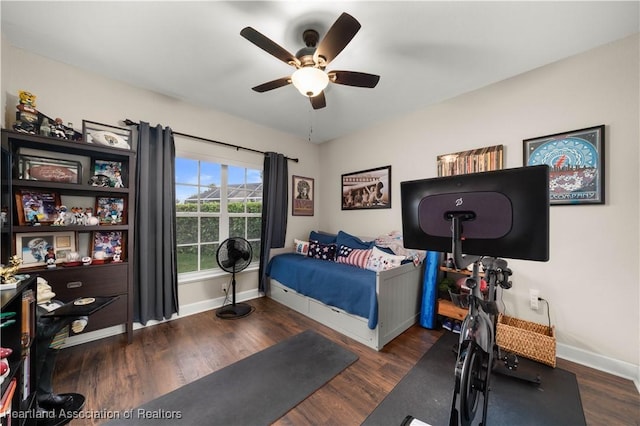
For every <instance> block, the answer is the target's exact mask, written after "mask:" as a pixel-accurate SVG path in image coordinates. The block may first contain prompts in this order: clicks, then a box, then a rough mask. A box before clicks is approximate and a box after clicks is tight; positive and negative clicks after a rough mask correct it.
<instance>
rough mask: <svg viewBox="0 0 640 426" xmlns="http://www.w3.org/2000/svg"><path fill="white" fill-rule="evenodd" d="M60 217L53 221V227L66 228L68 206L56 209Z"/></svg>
mask: <svg viewBox="0 0 640 426" xmlns="http://www.w3.org/2000/svg"><path fill="white" fill-rule="evenodd" d="M56 211H57V212H58V217H57V218H56V220H54V221H53V224H52V225H53V226H65V218H66V216H67V206H58V207H56Z"/></svg>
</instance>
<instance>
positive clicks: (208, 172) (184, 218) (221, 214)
mask: <svg viewBox="0 0 640 426" xmlns="http://www.w3.org/2000/svg"><path fill="white" fill-rule="evenodd" d="M175 165H176V216H177V218H176V222H177V223H176V225H177V226H176V239H177V246H178V256H177V257H178V273H179V274H184V273H195V272H201V271H207V270H215V269H219V266H218V264H217V262H216V251H217V250H218V247H219V245H220V243H221V242H223V241H224V240H225V239H227V238H229V237H242V238H245V239H246V240H248V241H249V242H250V243H251V246H252V248H253V262H257V261H258V260H259V258H260V228H261V224H262V170H258V169H251V168H246V167H238V166H232V165H227V164H220V163H214V162H208V161H203V160H197V159H190V158H183V157H176V162H175Z"/></svg>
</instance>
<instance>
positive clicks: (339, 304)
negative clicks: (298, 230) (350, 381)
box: [267, 231, 424, 350]
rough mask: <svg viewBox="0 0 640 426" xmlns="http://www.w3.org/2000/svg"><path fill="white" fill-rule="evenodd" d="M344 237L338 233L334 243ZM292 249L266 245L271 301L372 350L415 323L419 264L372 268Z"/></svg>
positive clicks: (419, 290) (380, 346) (420, 274)
mask: <svg viewBox="0 0 640 426" xmlns="http://www.w3.org/2000/svg"><path fill="white" fill-rule="evenodd" d="M312 234H313V233H312ZM345 235H348V234H345V233H343V232H342V231H341V232H340V233H339V234H338V236H342V237H343V238H342V239H340V238H339V239H338V242H344V241H345V239H344V236H345ZM349 237H350V238H351V239H350V240H348V241H351V242H352V241H359V242H360V243H362V242H363V241H364V239H358V238H356V237H351V236H349ZM354 238H355V239H354ZM365 244H368V243H365ZM338 247H340V245H338ZM295 251H296V250H295V248H294V247H287V248H283V249H271V252H270V261H269V265H268V267H267V275H268V277H269V281H270V282H269V289H268V291H267V295H268V296H269V297H271V298H272V299H273V300H275V301H277V302H279V303H282V304H284V305H286V306H288V307H290V308H291V309H294V310H295V311H298V312H300V313H302V314H304V315H306V316H308V317H310V318H312V319H314V320H316V321H318V322H320V323H322V324H324V325H326V326H328V327H330V328H332V329H334V330H336V331H338V332H340V333H342V334H344V335H346V336H348V337H350V338H352V339H354V340H356V341H358V342H360V343H362V344H364V345H366V346H368V347H370V348H373V349H375V350H381V349H382V348H383V347H384V345H386V344H387V343H389V342H390V341H391V340H393V339H394V338H395V337H397V336H398V335H400V334H401V333H402V332H404V331H405V330H406V329H407V328H409V327H411V326H412V325H413V324H415V323H416V322H417V321H418V318H419V315H420V304H421V295H422V271H423V269H424V268H423V267H422V265H415V264H414V263H413V262H406V263H403V264H401V265H400V266H397V267H393V268H392V269H387V270H381V271H372V270H367V269H364V268H359V267H356V266H353V265H349V264H343V263H338V262H334V261H327V260H321V259H316V258H311V257H308V256H300V255H299V254H296V253H295Z"/></svg>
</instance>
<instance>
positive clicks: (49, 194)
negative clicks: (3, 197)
mask: <svg viewBox="0 0 640 426" xmlns="http://www.w3.org/2000/svg"><path fill="white" fill-rule="evenodd" d="M58 206H60V194H58V193H57V192H54V191H26V190H19V191H17V192H16V208H17V210H18V224H19V225H33V224H36V223H40V224H44V225H50V224H52V223H53V222H54V221H55V220H56V217H57V216H58V212H57V211H56V208H57V207H58Z"/></svg>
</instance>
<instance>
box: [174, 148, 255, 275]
mask: <svg viewBox="0 0 640 426" xmlns="http://www.w3.org/2000/svg"><path fill="white" fill-rule="evenodd" d="M178 145H179V144H178V141H176V158H185V159H188V160H195V161H202V162H208V163H217V164H220V165H221V166H222V167H221V176H220V178H221V179H220V180H221V183H220V194H221V200H220V212H218V213H208V212H207V213H204V214H203V213H201V212H196V213H190V212H184V213H178V212H177V213H176V216H177V217H218V218H219V219H220V225H219V227H220V228H219V235H218V239H219V240H218V243H221V242H223V241H224V240H225V239H227V238H229V235H228V230H229V218H230V217H234V216H235V217H257V216H259V215H258V214H256V213H253V214H250V213H244V214H241V213H229V212H228V208H227V207H228V200H227V198H226V196H224V197H223V196H222V194H226V193H227V183H228V182H227V180H228V167H229V166H234V167H240V168H244V169H245V170H246V169H252V170H260V171H262V170H263V164H262V163H253V162H245V161H234V160H233V159H229V158H225V157H218V156H213V155H207V154H204V153H203V152H202V151H201V150H197V151H195V152H194V151H193V150H179V149H178ZM210 147H211V146H210V145H209V144H207V148H208V149H207V150H206V151H205V152H207V151H211V149H210ZM196 149H197V148H196ZM199 174H200V171H198V175H199ZM176 184H177V185H184V183H183V182H174V185H176ZM198 226H200V221H198ZM200 231H201V230H200V229H198V241H197V242H196V244H197V245H198V246H200V244H201V243H200V241H199V239H200V235H201V233H200ZM186 245H192V244H185V246H186ZM180 246H182V245H180ZM259 263H260V259H258V258H257V256H254V258H253V259H252V262H251V264H250V265H249V266H248V267H247V268H246V269H245V271H252V270H258V267H259ZM198 269H200V258H198ZM224 275H228V273H227V272H225V271H223V270H222V269H220V268H214V269H206V270H198V271H193V272H182V273H179V274H178V283H179V284H186V283H190V282H196V281H202V280H203V279H207V278H214V277H219V276H224Z"/></svg>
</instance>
